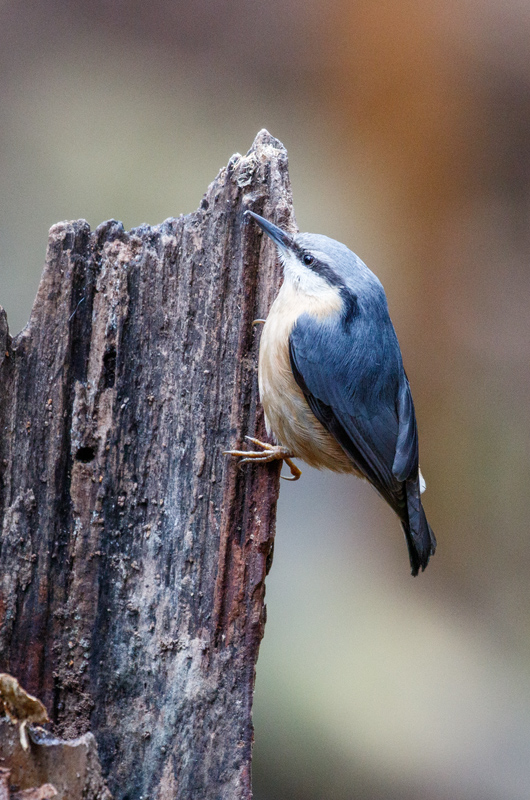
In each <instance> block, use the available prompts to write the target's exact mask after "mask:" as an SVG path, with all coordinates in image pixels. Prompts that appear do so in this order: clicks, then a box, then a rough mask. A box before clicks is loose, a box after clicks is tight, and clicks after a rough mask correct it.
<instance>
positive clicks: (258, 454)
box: [223, 436, 302, 481]
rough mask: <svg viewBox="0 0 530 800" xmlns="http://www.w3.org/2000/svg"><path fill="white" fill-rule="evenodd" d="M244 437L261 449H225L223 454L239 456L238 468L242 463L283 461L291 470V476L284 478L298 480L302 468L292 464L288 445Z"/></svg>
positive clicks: (291, 454)
mask: <svg viewBox="0 0 530 800" xmlns="http://www.w3.org/2000/svg"><path fill="white" fill-rule="evenodd" d="M245 439H248V440H249V442H252V444H255V445H258V447H262V448H263V450H225V451H224V452H223V455H224V456H235V457H236V458H241V461H240V462H239V463H238V465H237V466H238V467H239V468H240V467H242V466H243V464H250V463H253V464H269V463H270V462H271V461H285V463H286V464H287V466H288V467H289V469H290V470H291V476H292V477H290V478H284V480H286V481H297V480H298V478H299V477H300V475H301V474H302V470H300V469H298V467H297V466H296V464H293V462H292V460H291V459H292V457H293V453H292V452H291V451H290V450H289V448H288V447H282V445H279V444H269V443H268V442H260V440H259V439H254V438H253V437H252V436H245ZM281 477H282V478H283V477H284V476H283V475H282V476H281Z"/></svg>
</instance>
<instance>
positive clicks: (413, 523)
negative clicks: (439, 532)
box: [401, 478, 436, 575]
mask: <svg viewBox="0 0 530 800" xmlns="http://www.w3.org/2000/svg"><path fill="white" fill-rule="evenodd" d="M406 493H407V516H408V519H406V520H404V519H402V520H401V524H402V526H403V530H404V532H405V539H406V541H407V547H408V549H409V558H410V566H411V570H412V574H413V575H417V574H418V572H419V571H420V569H425V567H426V566H427V564H428V563H429V558H430V557H431V556H432V555H434V551H435V550H436V539H435V538H434V533H433V532H432V529H431V526H430V525H429V523H428V522H427V517H426V516H425V511H424V510H423V506H422V504H421V498H420V482H419V478H416V479H415V480H409V481H406Z"/></svg>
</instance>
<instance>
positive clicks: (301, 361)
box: [289, 315, 418, 519]
mask: <svg viewBox="0 0 530 800" xmlns="http://www.w3.org/2000/svg"><path fill="white" fill-rule="evenodd" d="M390 325H391V323H390ZM383 345H384V346H386V347H387V351H386V352H385V351H382V352H381V353H380V356H381V358H380V362H379V363H374V356H373V353H372V352H371V351H370V350H369V348H367V347H366V342H364V343H363V342H362V337H360V344H356V343H355V342H354V341H352V336H351V332H350V331H348V329H346V328H345V327H344V326H342V325H340V324H337V325H336V326H327V327H326V326H322V325H319V324H318V323H315V321H314V320H313V319H312V318H311V317H309V316H308V315H303V316H301V317H299V319H298V321H297V323H296V325H295V326H294V328H293V330H292V332H291V335H290V339H289V354H290V359H291V368H292V370H293V375H294V378H295V380H296V382H297V384H298V385H299V386H300V388H301V390H302V391H303V393H304V395H305V398H306V400H307V402H308V404H309V406H310V408H311V410H312V411H313V413H314V414H315V416H316V417H317V419H318V420H319V421H320V422H321V424H322V425H323V426H324V427H325V428H326V429H327V430H328V431H329V432H330V433H331V434H332V436H334V438H335V439H336V440H337V441H338V442H339V444H340V445H341V446H342V448H343V449H344V450H345V451H346V453H347V454H348V455H349V457H350V458H351V460H352V462H353V463H354V465H355V466H356V467H357V468H358V469H359V470H360V471H361V472H362V473H363V474H364V475H365V476H366V478H367V479H368V480H369V481H370V483H372V484H373V486H374V487H375V488H376V489H377V491H378V492H379V493H380V494H381V495H382V496H383V497H384V499H385V500H386V501H387V502H388V503H389V505H390V506H391V507H392V508H393V509H394V510H395V511H396V513H397V514H398V515H399V516H400V517H401V518H402V519H403V518H405V517H406V513H407V512H406V503H407V500H406V492H405V486H404V483H403V481H405V480H406V479H407V478H410V477H414V476H416V475H417V472H418V443H417V432H416V420H415V417H414V406H413V404H412V398H411V396H410V389H409V385H408V381H407V378H406V376H405V373H404V371H403V367H402V364H401V355H400V353H399V345H398V344H397V339H396V338H395V334H394V332H393V329H392V332H391V334H390V338H389V340H388V342H386V345H385V343H384V342H383ZM396 348H397V350H396ZM381 370H382V371H383V372H385V370H386V374H383V375H381ZM387 377H388V379H387ZM376 381H378V382H379V386H378V387H376V388H375V390H374V385H375V382H376Z"/></svg>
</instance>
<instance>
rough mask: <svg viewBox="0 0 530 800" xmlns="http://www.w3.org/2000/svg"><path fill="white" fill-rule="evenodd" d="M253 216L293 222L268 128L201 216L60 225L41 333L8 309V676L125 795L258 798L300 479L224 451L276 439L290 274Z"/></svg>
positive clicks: (35, 321)
mask: <svg viewBox="0 0 530 800" xmlns="http://www.w3.org/2000/svg"><path fill="white" fill-rule="evenodd" d="M247 208H250V209H252V210H253V211H256V212H257V213H259V214H262V215H264V216H266V217H267V218H269V219H272V220H273V221H274V222H276V223H277V224H280V225H283V226H286V227H292V225H293V217H292V203H291V190H290V184H289V177H288V168H287V154H286V151H285V149H284V148H283V146H282V145H281V144H280V142H278V141H277V140H275V139H274V138H272V137H271V136H270V135H269V134H268V133H267V132H266V131H261V132H260V134H258V136H257V138H256V140H255V142H254V144H253V146H252V148H251V150H250V151H249V153H248V154H247V155H246V156H244V157H241V156H239V155H236V156H233V157H232V158H231V159H230V162H229V164H228V165H227V167H226V168H224V169H222V170H221V172H220V173H219V175H218V177H217V178H216V180H215V181H214V182H213V183H212V184H211V186H210V187H209V189H208V191H207V192H206V194H205V196H204V199H203V201H202V203H201V207H200V208H199V209H198V210H197V211H196V212H195V213H193V214H189V215H188V216H185V217H182V216H181V217H180V218H178V219H168V220H166V221H165V222H164V223H163V224H161V225H158V226H156V227H149V226H141V227H139V228H136V229H134V230H131V231H129V232H126V231H125V230H124V229H123V226H122V225H121V223H119V222H115V221H110V222H106V223H103V224H102V225H100V226H99V227H98V228H97V229H96V230H95V231H94V232H91V231H90V228H89V226H88V224H87V223H86V222H85V221H83V220H80V221H77V222H66V223H59V224H57V225H55V226H54V227H53V228H52V229H51V231H50V238H49V243H48V252H47V257H46V265H45V268H44V272H43V276H42V280H41V284H40V288H39V291H38V295H37V298H36V301H35V305H34V307H33V311H32V314H31V318H30V322H29V324H28V326H27V327H26V328H25V329H24V330H23V331H22V332H21V333H20V334H19V335H18V336H17V337H16V338H15V339H11V338H10V336H9V334H8V330H7V322H6V318H5V314H4V313H3V312H2V313H0V433H1V435H0V530H1V540H0V548H1V549H0V670H4V671H6V672H9V673H11V674H12V675H14V676H15V677H17V678H18V680H19V681H20V682H21V683H22V684H23V685H24V687H25V688H26V689H27V691H29V692H31V693H32V694H34V695H35V696H37V697H39V699H40V700H42V701H43V702H44V703H45V705H46V707H47V709H48V711H49V713H50V716H51V718H52V719H53V721H54V724H55V730H56V732H57V733H58V734H59V735H61V736H66V737H72V736H79V735H81V734H83V733H85V732H86V731H88V730H90V731H92V733H93V734H94V735H95V737H96V740H97V743H98V749H99V755H100V758H101V762H102V765H103V771H104V775H105V776H106V779H107V782H108V786H109V789H110V790H111V792H112V795H113V796H114V797H115V798H116V799H117V798H123V800H125V798H130V799H131V800H132V798H135V800H139V798H140V797H142V796H143V797H144V798H148V797H149V798H194V800H198V799H199V798H230V800H236V799H237V798H249V797H250V796H251V789H250V759H251V744H252V736H253V731H252V722H251V706H252V694H253V686H254V671H255V662H256V659H257V655H258V648H259V643H260V640H261V638H262V635H263V626H264V621H265V607H264V591H265V583H264V582H265V575H266V572H267V569H268V566H269V564H270V560H271V555H272V545H273V538H274V522H275V510H276V500H277V495H278V484H279V468H278V465H271V466H268V467H265V468H259V469H256V468H253V467H250V468H248V469H245V470H244V471H243V470H241V471H238V470H237V468H236V465H235V463H234V462H233V461H231V460H229V459H227V458H226V457H225V456H223V455H222V450H223V449H224V448H226V447H227V446H234V445H237V446H240V445H241V444H242V442H243V441H244V439H243V437H244V436H245V434H255V435H257V436H260V437H263V436H264V435H265V431H264V425H263V417H262V412H261V409H260V406H259V400H258V390H257V377H256V370H257V353H258V342H259V328H253V327H252V320H253V319H254V318H256V317H259V316H264V315H266V313H267V311H268V309H269V307H270V305H271V302H272V300H273V298H274V295H275V294H276V292H277V290H278V287H279V285H280V280H281V278H280V268H279V265H278V263H277V261H276V258H275V254H274V251H273V248H272V247H271V246H270V244H269V243H268V242H264V241H262V234H261V232H260V231H259V229H258V227H257V226H256V225H254V224H253V223H252V222H250V223H249V222H248V221H247V218H245V217H244V215H243V212H244V210H246V209H247ZM260 249H262V253H261V256H260Z"/></svg>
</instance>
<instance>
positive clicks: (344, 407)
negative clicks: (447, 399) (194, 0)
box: [225, 210, 436, 575]
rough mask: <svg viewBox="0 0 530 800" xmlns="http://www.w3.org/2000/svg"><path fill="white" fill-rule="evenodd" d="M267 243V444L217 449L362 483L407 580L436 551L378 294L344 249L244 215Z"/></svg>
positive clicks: (406, 397) (406, 391) (412, 429)
mask: <svg viewBox="0 0 530 800" xmlns="http://www.w3.org/2000/svg"><path fill="white" fill-rule="evenodd" d="M245 214H246V215H247V217H250V218H251V219H253V220H254V221H255V222H256V223H257V224H258V225H259V227H260V228H261V229H262V231H263V232H264V233H266V234H267V235H268V236H269V237H270V238H271V239H272V241H273V242H274V244H275V245H276V248H277V251H278V255H279V258H280V261H281V263H282V266H283V273H284V280H283V283H282V286H281V288H280V290H279V292H278V295H277V296H276V299H275V300H274V302H273V304H272V307H271V309H270V312H269V314H268V316H267V318H266V320H255V323H258V322H260V323H264V324H263V330H262V334H261V340H260V348H259V362H258V384H259V393H260V400H261V404H262V406H263V410H264V416H265V424H266V428H267V433H268V434H269V436H272V438H273V439H274V440H275V443H274V444H270V443H269V442H262V441H260V440H259V439H256V438H254V437H250V436H247V437H246V438H247V439H248V440H249V441H250V442H252V444H254V445H256V446H257V447H259V448H261V449H259V450H228V451H225V452H226V454H227V455H230V456H235V457H239V458H240V462H239V466H241V465H242V464H245V463H249V462H252V463H269V462H272V461H275V460H282V461H284V462H285V463H286V465H287V466H288V467H289V468H290V470H291V477H290V478H287V479H288V480H298V478H299V477H300V475H301V470H300V469H299V468H298V467H297V465H296V464H294V463H293V461H292V459H293V458H299V459H301V460H302V461H304V462H305V463H307V464H309V465H310V466H313V467H317V468H318V469H329V470H333V471H334V472H342V473H353V474H354V475H356V476H357V477H360V478H364V479H366V480H367V481H368V482H369V483H370V484H371V485H372V486H373V487H374V488H375V490H376V491H377V492H378V494H379V495H380V496H381V497H382V498H383V499H384V500H385V501H386V502H387V503H388V505H389V506H390V507H391V508H392V510H393V511H394V512H395V514H396V515H397V516H398V518H399V520H400V521H401V525H402V528H403V532H404V534H405V540H406V543H407V547H408V554H409V559H410V567H411V573H412V575H417V574H418V572H419V571H420V569H421V570H424V569H425V567H426V566H427V564H428V562H429V558H430V557H431V556H432V555H433V554H434V551H435V549H436V539H435V537H434V534H433V531H432V529H431V527H430V525H429V523H428V522H427V518H426V515H425V511H424V509H423V505H422V501H421V494H422V492H423V491H424V489H425V481H424V479H423V476H422V474H421V471H420V468H419V455H418V430H417V424H416V416H415V411H414V403H413V401H412V394H411V390H410V385H409V381H408V378H407V375H406V373H405V369H404V367H403V359H402V355H401V350H400V347H399V343H398V339H397V336H396V332H395V330H394V326H393V324H392V321H391V319H390V315H389V311H388V304H387V299H386V295H385V291H384V289H383V286H382V284H381V282H380V281H379V279H378V278H377V277H376V275H375V274H374V273H373V272H372V271H371V270H370V269H368V267H367V266H366V265H365V264H364V263H363V261H361V259H360V258H359V257H358V256H357V255H355V253H353V252H352V251H351V250H350V249H349V248H348V247H347V246H346V245H344V244H341V243H340V242H338V241H336V240H334V239H331V238H329V237H327V236H324V235H320V234H314V233H297V234H292V233H289V232H288V231H286V230H283V229H282V228H280V227H278V226H277V225H275V224H273V223H272V222H270V221H269V220H267V219H265V218H264V217H262V216H260V215H259V214H256V213H255V212H254V211H250V210H247V211H246V212H245Z"/></svg>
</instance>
